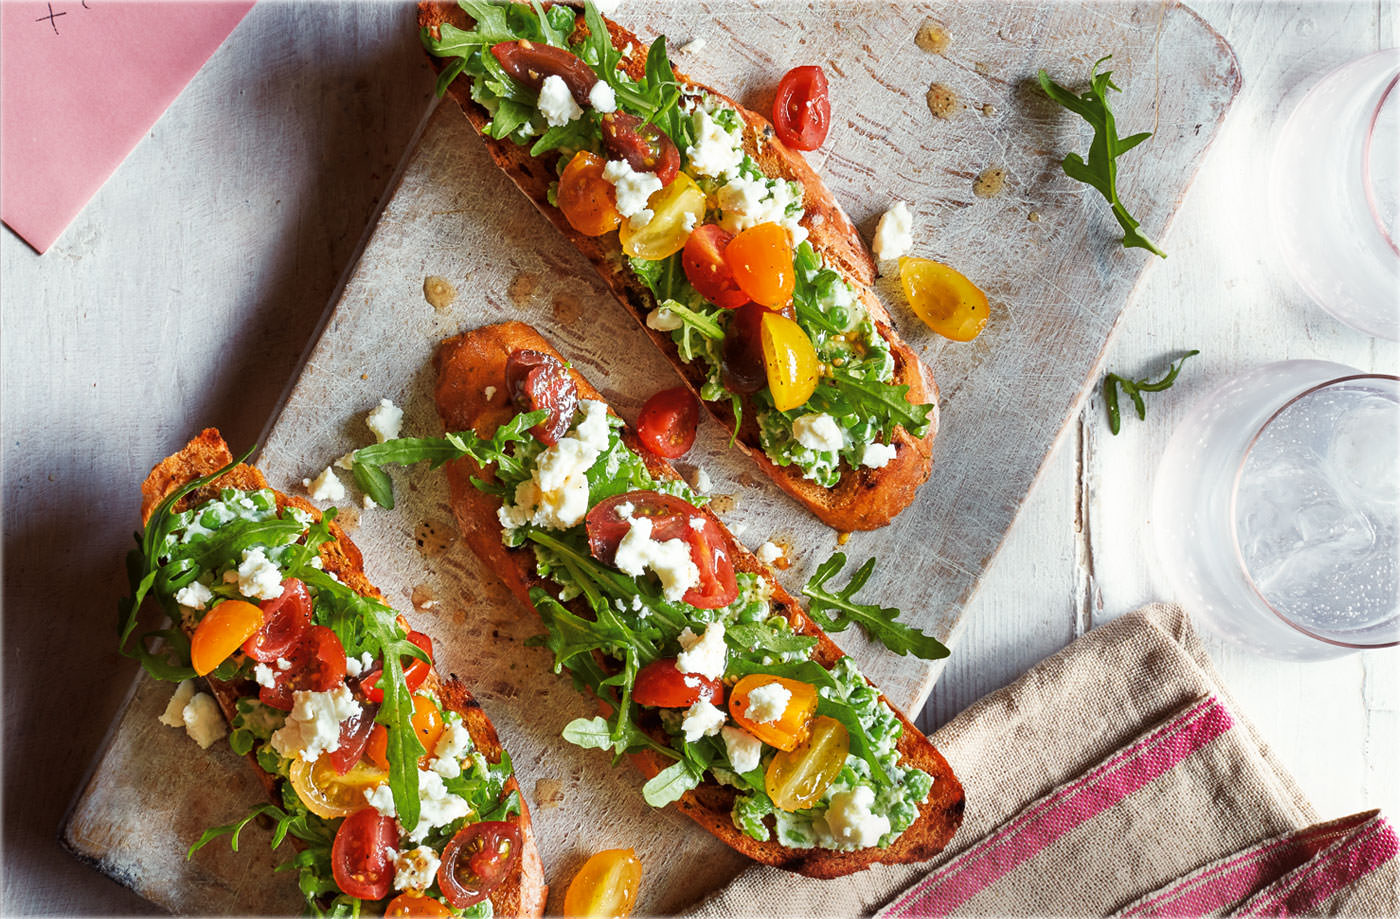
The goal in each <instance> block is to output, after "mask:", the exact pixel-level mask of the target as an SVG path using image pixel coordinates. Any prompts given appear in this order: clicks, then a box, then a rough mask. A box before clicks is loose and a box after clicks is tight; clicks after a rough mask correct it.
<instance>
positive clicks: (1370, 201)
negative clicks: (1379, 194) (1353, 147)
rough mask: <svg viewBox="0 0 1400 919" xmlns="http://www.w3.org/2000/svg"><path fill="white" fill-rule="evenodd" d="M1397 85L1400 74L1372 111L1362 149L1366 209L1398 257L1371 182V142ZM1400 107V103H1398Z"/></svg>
mask: <svg viewBox="0 0 1400 919" xmlns="http://www.w3.org/2000/svg"><path fill="white" fill-rule="evenodd" d="M1397 84H1400V74H1397V75H1396V76H1394V77H1391V79H1390V82H1389V83H1387V84H1386V87H1385V89H1384V90H1382V91H1381V97H1380V99H1378V100H1377V101H1376V107H1375V108H1374V109H1372V111H1371V120H1370V123H1369V124H1368V125H1367V126H1366V140H1365V142H1364V143H1363V144H1362V147H1361V186H1362V188H1363V189H1365V192H1366V207H1367V208H1368V209H1369V210H1370V211H1371V220H1372V221H1373V222H1374V223H1375V225H1376V229H1377V230H1378V231H1380V234H1381V238H1382V239H1384V240H1385V242H1386V245H1388V246H1390V250H1391V251H1392V252H1394V253H1395V254H1396V255H1400V245H1397V244H1396V241H1395V239H1394V238H1393V237H1392V236H1391V235H1390V227H1388V226H1387V225H1386V222H1385V219H1384V218H1383V217H1382V216H1381V209H1380V205H1379V204H1377V203H1376V192H1375V187H1374V183H1373V182H1372V181H1371V141H1372V140H1373V139H1374V138H1375V136H1376V122H1377V121H1379V120H1380V117H1381V109H1383V108H1385V104H1386V101H1387V100H1389V99H1390V94H1391V93H1392V92H1394V91H1395V87H1396V85H1397ZM1396 104H1397V105H1400V102H1397V103H1396Z"/></svg>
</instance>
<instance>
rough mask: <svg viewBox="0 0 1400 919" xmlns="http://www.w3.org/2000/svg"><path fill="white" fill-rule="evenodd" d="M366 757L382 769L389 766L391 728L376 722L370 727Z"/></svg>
mask: <svg viewBox="0 0 1400 919" xmlns="http://www.w3.org/2000/svg"><path fill="white" fill-rule="evenodd" d="M428 752H430V753H431V752H432V751H431V750H430V751H428ZM365 759H367V760H369V761H370V762H371V763H374V765H376V766H378V767H379V768H380V769H388V768H389V729H388V728H386V727H385V726H384V725H382V724H376V725H375V726H374V727H373V728H371V729H370V732H369V742H368V743H367V744H365Z"/></svg>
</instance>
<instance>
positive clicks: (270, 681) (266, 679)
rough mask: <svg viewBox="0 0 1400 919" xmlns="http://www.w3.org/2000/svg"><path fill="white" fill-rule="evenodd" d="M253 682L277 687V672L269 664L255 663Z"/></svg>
mask: <svg viewBox="0 0 1400 919" xmlns="http://www.w3.org/2000/svg"><path fill="white" fill-rule="evenodd" d="M347 672H348V671H347ZM253 682H255V683H257V684H258V685H259V686H266V687H267V688H268V689H276V688H277V674H275V673H273V672H272V668H271V667H269V666H268V665H267V664H254V665H253Z"/></svg>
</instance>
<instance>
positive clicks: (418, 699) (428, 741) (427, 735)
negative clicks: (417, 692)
mask: <svg viewBox="0 0 1400 919" xmlns="http://www.w3.org/2000/svg"><path fill="white" fill-rule="evenodd" d="M446 727H447V726H446V725H445V724H444V723H443V720H442V710H441V709H439V708H438V707H437V703H436V702H434V701H433V700H432V699H429V698H428V697H427V696H414V697H413V733H414V734H415V735H416V736H417V737H418V742H419V743H421V744H422V745H423V749H424V750H426V751H427V753H426V754H425V755H426V756H432V755H433V750H434V749H435V748H436V747H437V743H438V739H439V738H440V737H442V732H443V730H444V729H445V728H446Z"/></svg>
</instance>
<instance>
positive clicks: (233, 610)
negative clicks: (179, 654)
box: [190, 600, 263, 676]
mask: <svg viewBox="0 0 1400 919" xmlns="http://www.w3.org/2000/svg"><path fill="white" fill-rule="evenodd" d="M262 619H263V616H262V610H261V609H259V608H258V607H256V606H254V605H253V604H251V603H249V602H247V601H246V600H225V601H224V602H222V603H220V604H219V605H218V606H216V607H214V608H213V609H211V610H210V611H209V612H208V613H206V614H205V616H204V618H203V619H201V620H199V625H197V626H195V627H194V637H192V638H191V639H190V666H191V667H193V668H194V672H195V673H197V674H199V675H200V676H204V675H205V674H208V673H212V672H213V671H214V668H215V667H218V666H219V665H220V664H222V663H223V662H224V661H226V660H228V656H229V655H230V654H232V653H233V652H235V651H237V650H238V649H239V648H240V647H242V646H243V642H245V641H247V640H248V639H249V638H250V637H252V634H253V633H254V632H256V631H257V630H258V629H259V628H260V627H261V626H262Z"/></svg>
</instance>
